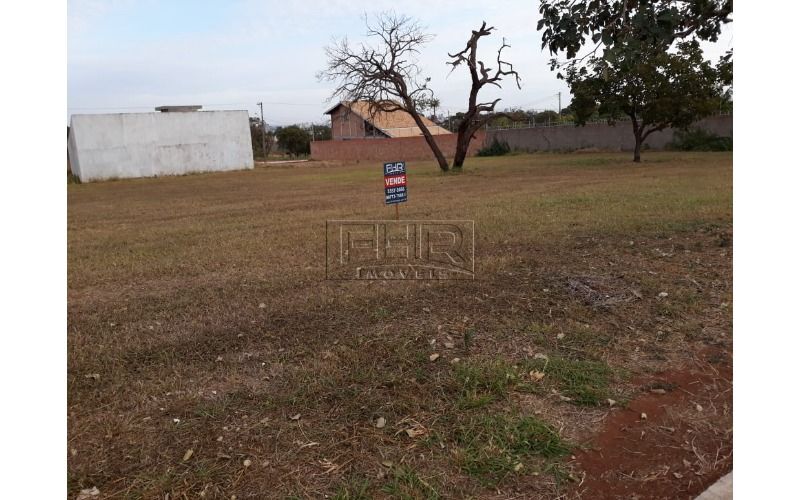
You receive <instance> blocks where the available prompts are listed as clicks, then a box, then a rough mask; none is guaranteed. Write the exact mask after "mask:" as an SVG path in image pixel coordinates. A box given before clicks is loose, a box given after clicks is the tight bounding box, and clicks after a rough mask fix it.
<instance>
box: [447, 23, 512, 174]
mask: <svg viewBox="0 0 800 500" xmlns="http://www.w3.org/2000/svg"><path fill="white" fill-rule="evenodd" d="M494 30H495V28H494V26H491V27H488V28H487V27H486V21H484V22H483V24H481V27H480V28H479V29H477V30H473V31H472V36H470V38H469V40H468V41H467V46H466V47H465V48H464V50H462V51H461V52H457V53H455V54H447V55H448V56H450V57H451V58H452V59H453V60H452V61H450V62H448V63H447V64H449V65H451V66H452V67H453V69H452V70H451V72H452V71H454V70H455V69H456V68H457V67H458V66H460V65H461V64H466V65H467V67H468V68H469V73H470V76H471V77H472V87H471V88H470V91H469V104H468V107H467V112H466V113H465V114H464V119H463V120H462V121H461V124H460V125H459V126H458V138H457V142H456V154H455V157H454V158H453V168H461V167H462V166H463V165H464V159H465V158H466V157H467V150H468V148H469V143H470V141H471V140H472V138H473V137H474V135H475V132H477V131H478V130H480V128H481V127H482V126H483V125H485V124H486V122H488V121H489V120H490V119H491V118H492V116H497V114H495V113H494V108H495V106H496V105H497V103H498V102H500V99H495V100H494V101H492V102H478V92H480V90H481V89H482V88H483V87H484V86H485V85H494V86H496V87H498V88H502V86H501V85H500V82H501V81H503V77H506V76H513V77H514V81H515V83H516V84H517V88H522V86H521V84H520V77H519V74H518V73H517V72H516V71H515V70H514V66H513V65H512V64H511V63H509V62H507V61H504V60H503V59H502V55H503V49H505V48H506V47H510V45H508V44H507V43H506V40H505V38H504V39H503V45H501V46H500V48H499V49H498V50H497V68H495V69H492V68H487V67H486V65H485V64H484V63H483V61H479V60H478V41H479V40H480V39H481V37H484V36H489V35H491V34H492V31H494Z"/></svg>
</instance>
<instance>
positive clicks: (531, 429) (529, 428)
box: [456, 415, 571, 486]
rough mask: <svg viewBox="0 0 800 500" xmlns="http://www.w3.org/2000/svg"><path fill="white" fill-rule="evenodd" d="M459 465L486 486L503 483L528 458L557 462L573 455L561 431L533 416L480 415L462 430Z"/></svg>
mask: <svg viewBox="0 0 800 500" xmlns="http://www.w3.org/2000/svg"><path fill="white" fill-rule="evenodd" d="M456 441H457V443H458V445H459V446H460V447H461V453H460V462H461V463H460V466H461V468H462V470H464V472H466V473H467V474H469V475H470V476H473V477H475V478H477V479H478V480H479V481H480V482H481V484H483V485H484V486H494V485H496V484H497V483H499V482H500V481H502V480H503V478H504V477H506V476H507V475H508V474H509V473H510V472H511V471H513V470H514V468H515V467H516V465H517V464H520V463H521V462H522V460H523V459H525V458H526V457H532V456H538V457H542V458H545V459H555V458H558V457H561V456H563V455H566V454H567V453H569V452H570V448H571V446H570V444H569V443H567V442H566V441H564V440H563V439H562V438H561V436H559V434H558V432H557V431H556V430H555V429H553V428H552V427H550V426H549V425H547V424H546V423H544V422H542V421H541V420H539V419H537V418H534V417H507V416H503V415H497V416H480V417H475V418H472V419H471V420H469V421H468V422H467V423H466V424H464V425H462V426H461V427H459V429H458V432H457V435H456Z"/></svg>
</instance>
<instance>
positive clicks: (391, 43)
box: [317, 13, 449, 170]
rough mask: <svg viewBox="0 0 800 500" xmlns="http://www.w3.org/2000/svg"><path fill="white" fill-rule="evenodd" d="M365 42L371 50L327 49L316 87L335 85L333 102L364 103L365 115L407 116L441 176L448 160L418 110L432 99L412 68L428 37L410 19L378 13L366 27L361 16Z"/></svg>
mask: <svg viewBox="0 0 800 500" xmlns="http://www.w3.org/2000/svg"><path fill="white" fill-rule="evenodd" d="M364 21H365V24H366V26H367V37H368V38H371V39H374V40H376V41H377V42H378V43H377V44H375V45H370V44H365V43H361V44H359V45H357V46H352V45H350V43H349V42H348V40H347V38H344V39H342V40H338V41H334V42H333V43H332V44H331V45H329V46H328V47H326V49H325V54H326V55H327V58H328V64H327V66H326V68H325V69H324V70H323V71H320V72H319V73H317V78H318V80H320V81H330V82H336V84H337V86H336V88H335V89H334V90H333V92H332V94H331V97H330V99H329V100H332V99H339V100H342V101H367V102H369V103H370V105H369V113H370V115H371V116H372V117H373V118H374V117H375V115H376V114H378V113H392V112H395V111H400V110H404V111H407V112H408V113H409V114H410V115H411V116H412V118H413V119H414V122H415V123H416V124H417V126H418V127H419V129H420V130H421V131H422V135H423V136H424V137H425V140H426V141H427V143H428V145H429V146H430V148H431V150H432V151H433V154H434V156H435V157H436V159H437V161H438V162H439V166H440V168H442V170H448V168H449V166H448V164H447V160H446V159H445V158H444V155H443V154H442V152H441V150H440V149H439V147H438V145H437V144H436V142H435V141H434V139H433V136H432V135H431V133H430V131H429V130H428V128H427V126H426V125H425V122H424V121H423V120H422V118H421V116H420V113H419V111H418V109H421V108H422V106H421V103H423V102H427V101H429V100H430V99H432V98H433V91H432V90H431V89H430V88H429V87H428V84H429V83H430V78H426V77H423V76H422V72H421V70H420V68H419V66H418V64H417V55H418V54H419V51H420V48H421V47H422V46H423V45H425V44H426V43H427V42H429V41H430V40H431V39H432V38H433V36H432V35H430V34H428V33H425V31H424V30H423V28H422V27H421V26H420V25H419V24H418V23H417V21H415V20H414V19H412V18H410V17H407V16H401V15H397V14H394V13H382V14H379V15H378V16H376V18H375V19H374V21H370V20H369V19H367V18H366V16H365V19H364Z"/></svg>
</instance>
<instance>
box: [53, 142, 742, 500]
mask: <svg viewBox="0 0 800 500" xmlns="http://www.w3.org/2000/svg"><path fill="white" fill-rule="evenodd" d="M731 162H732V157H731V155H730V154H714V153H703V154H688V153H686V154H684V153H648V154H646V158H645V162H644V163H642V164H641V165H635V164H633V163H631V162H630V161H629V155H628V154H570V155H567V154H564V155H525V156H509V157H504V158H475V159H470V160H469V162H468V167H467V169H466V171H465V172H464V173H462V174H449V175H442V174H440V173H439V172H438V171H437V168H436V167H435V166H434V165H433V164H432V163H424V162H418V163H411V164H409V203H407V204H405V205H403V206H402V207H401V216H402V217H405V218H410V219H411V218H417V219H426V218H429V219H448V218H450V219H474V220H475V227H476V279H475V280H474V281H441V282H433V281H427V282H353V281H348V282H335V281H326V280H325V271H324V269H325V256H324V251H325V220H326V219H350V218H352V219H371V218H374V219H378V218H388V217H393V215H394V210H393V208H386V207H384V206H383V204H382V203H383V197H382V188H383V184H382V171H381V165H377V164H364V163H362V164H360V165H324V164H315V163H309V164H303V165H299V166H298V165H292V166H284V167H275V166H273V167H268V168H257V169H255V170H254V171H249V172H235V173H224V174H208V175H194V176H188V177H182V178H163V179H142V180H132V181H120V182H107V183H100V184H88V185H69V188H68V189H69V221H68V224H69V291H68V293H69V298H68V300H69V320H68V324H69V331H68V339H69V351H68V352H69V360H68V363H69V374H68V395H69V413H68V425H69V443H68V450H69V451H68V452H69V459H68V460H69V490H70V496H71V497H74V496H75V495H76V494H77V493H78V491H79V490H80V489H82V488H90V487H92V486H97V487H98V488H99V489H100V491H101V493H102V497H103V498H170V499H177V498H197V497H198V496H201V495H202V496H204V497H205V498H231V497H232V496H233V495H235V496H236V498H239V499H242V498H265V497H269V498H272V497H277V498H287V497H299V498H321V497H323V496H325V495H327V496H329V497H333V498H341V499H345V498H351V499H352V498H372V497H379V498H381V497H389V498H468V497H472V498H539V497H541V498H554V497H557V496H564V497H567V498H573V497H582V498H614V497H617V496H619V497H624V498H631V497H632V496H634V497H635V496H637V495H638V496H639V497H641V498H691V497H692V495H693V494H695V493H697V492H699V491H701V490H702V489H703V487H704V486H707V485H708V484H710V483H711V482H713V481H714V480H715V479H716V478H718V477H719V476H721V475H722V474H723V473H726V472H728V471H729V470H730V469H731V467H732V460H733V458H732V418H731V410H732V405H731V402H732V401H731V400H732V391H731V352H732V345H731V310H730V304H731V290H732V283H731V252H732V234H731V228H732V193H731V190H732V175H731ZM434 353H436V354H439V357H438V359H436V360H435V361H431V355H432V354H434ZM381 424H383V425H381ZM167 495H168V496H167Z"/></svg>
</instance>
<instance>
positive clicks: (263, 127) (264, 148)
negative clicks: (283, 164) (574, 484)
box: [256, 102, 267, 161]
mask: <svg viewBox="0 0 800 500" xmlns="http://www.w3.org/2000/svg"><path fill="white" fill-rule="evenodd" d="M256 104H257V105H258V107H259V108H261V151H262V153H263V155H264V161H267V124H266V123H264V103H263V102H259V103H256Z"/></svg>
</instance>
